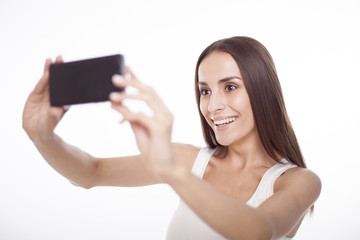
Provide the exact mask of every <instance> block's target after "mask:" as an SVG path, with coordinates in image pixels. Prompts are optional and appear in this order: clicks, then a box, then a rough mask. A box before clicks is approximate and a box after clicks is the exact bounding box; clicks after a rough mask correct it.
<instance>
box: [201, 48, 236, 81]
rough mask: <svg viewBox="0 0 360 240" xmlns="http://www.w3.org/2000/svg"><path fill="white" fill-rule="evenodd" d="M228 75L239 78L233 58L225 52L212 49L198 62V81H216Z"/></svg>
mask: <svg viewBox="0 0 360 240" xmlns="http://www.w3.org/2000/svg"><path fill="white" fill-rule="evenodd" d="M229 76H238V77H240V78H241V73H240V70H239V68H238V66H237V64H236V62H235V60H234V58H233V57H232V56H231V55H230V54H229V53H227V52H222V51H214V52H212V53H210V54H209V55H207V56H206V57H205V58H204V59H203V60H202V61H201V63H200V65H199V70H198V77H199V81H200V82H210V81H218V80H219V79H223V78H226V77H229Z"/></svg>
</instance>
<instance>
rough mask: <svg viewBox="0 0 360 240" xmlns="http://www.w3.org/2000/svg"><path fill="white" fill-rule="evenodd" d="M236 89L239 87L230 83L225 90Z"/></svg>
mask: <svg viewBox="0 0 360 240" xmlns="http://www.w3.org/2000/svg"><path fill="white" fill-rule="evenodd" d="M235 89H237V87H236V86H235V85H232V84H228V85H226V86H225V91H227V92H231V91H234V90H235Z"/></svg>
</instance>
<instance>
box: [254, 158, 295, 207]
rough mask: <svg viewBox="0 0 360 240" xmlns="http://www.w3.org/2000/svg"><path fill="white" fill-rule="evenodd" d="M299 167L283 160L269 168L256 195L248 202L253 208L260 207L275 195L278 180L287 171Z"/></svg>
mask: <svg viewBox="0 0 360 240" xmlns="http://www.w3.org/2000/svg"><path fill="white" fill-rule="evenodd" d="M293 167H297V166H296V165H295V164H292V163H289V162H288V161H287V160H286V159H282V160H281V161H280V162H279V163H277V164H275V165H274V166H272V167H271V168H269V169H268V170H267V171H266V172H265V174H264V175H263V177H262V178H261V180H260V183H259V185H258V187H257V189H256V190H255V193H254V194H253V195H252V197H251V198H250V199H249V201H248V202H247V204H248V205H250V206H252V207H258V206H259V205H260V204H261V203H262V202H264V201H265V200H266V199H267V198H269V197H271V196H272V195H273V194H274V184H275V181H276V179H277V178H278V177H279V176H281V174H283V173H284V172H285V171H286V170H288V169H290V168H293Z"/></svg>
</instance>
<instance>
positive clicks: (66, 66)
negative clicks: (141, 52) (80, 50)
mask: <svg viewBox="0 0 360 240" xmlns="http://www.w3.org/2000/svg"><path fill="white" fill-rule="evenodd" d="M114 74H120V75H124V74H125V67H124V57H123V55H121V54H117V55H111V56H105V57H99V58H92V59H85V60H80V61H73V62H67V63H55V64H52V65H51V66H50V79H49V91H50V104H51V105H52V106H64V105H72V104H80V103H90V102H101V101H107V100H109V94H110V93H111V92H115V91H123V90H124V89H120V88H116V87H115V86H114V85H113V84H112V81H111V77H112V76H113V75H114Z"/></svg>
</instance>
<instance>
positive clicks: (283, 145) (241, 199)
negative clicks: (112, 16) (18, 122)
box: [23, 37, 321, 239]
mask: <svg viewBox="0 0 360 240" xmlns="http://www.w3.org/2000/svg"><path fill="white" fill-rule="evenodd" d="M61 61H62V59H61V57H58V58H57V59H56V62H61ZM50 65H51V60H49V59H48V60H47V61H46V64H45V70H44V75H43V76H42V78H41V79H40V81H39V83H38V84H37V86H36V87H35V89H34V91H33V92H32V93H31V94H30V96H29V98H28V100H27V102H26V105H25V108H24V114H23V128H24V129H25V131H26V132H27V133H28V135H29V137H30V138H31V140H32V141H33V142H34V144H35V146H36V147H37V149H38V150H39V151H40V153H41V154H42V156H43V157H44V158H45V159H46V161H47V162H48V163H49V164H50V165H51V166H52V167H53V168H54V169H55V170H57V171H58V172H59V173H61V174H62V175H63V176H65V177H66V178H68V179H69V180H70V181H71V182H73V183H74V184H76V185H78V186H82V187H84V188H91V187H95V186H129V187H130V186H143V185H150V184H157V183H167V184H169V185H170V186H171V187H172V188H173V189H174V190H175V191H176V192H177V194H178V195H179V196H180V198H181V200H182V201H181V203H180V206H179V208H178V209H177V211H176V212H175V214H174V217H173V219H172V221H171V223H170V226H169V229H168V233H167V238H168V239H225V238H226V239H287V238H292V237H293V236H294V235H295V233H296V231H297V229H298V227H299V226H300V223H301V220H302V218H303V217H304V215H305V214H306V213H307V212H308V211H309V210H310V209H311V208H312V206H313V204H314V202H315V201H316V199H317V198H318V196H319V194H320V189H321V182H320V179H319V178H318V177H317V175H316V174H315V173H313V172H311V171H310V170H308V169H306V165H305V163H304V161H303V157H302V155H301V152H300V148H299V146H298V143H297V140H296V137H295V134H294V132H293V130H292V127H291V124H290V122H289V119H288V116H287V113H286V109H285V105H284V102H283V97H282V92H281V88H280V84H279V81H278V78H277V74H276V70H275V67H274V63H273V61H272V58H271V56H270V54H269V53H268V51H267V50H266V49H265V47H264V46H263V45H262V44H260V43H259V42H258V41H256V40H254V39H251V38H248V37H233V38H228V39H223V40H219V41H217V42H215V43H213V44H211V45H210V46H209V47H208V48H206V49H205V50H204V52H203V53H202V54H201V55H200V57H199V60H198V63H197V66H196V77H195V91H196V96H197V104H198V108H199V113H200V116H201V122H202V127H203V133H204V138H205V141H206V143H207V145H208V147H207V148H201V149H200V148H198V147H194V146H191V145H185V144H179V143H171V129H172V123H173V116H172V115H171V113H170V112H169V110H168V109H167V108H166V106H165V105H164V104H163V102H162V100H161V99H160V98H159V97H158V96H157V94H156V93H155V92H154V90H153V89H152V88H151V87H149V86H146V85H144V84H142V83H141V82H139V81H138V79H137V78H136V76H134V74H133V73H132V72H131V70H130V69H128V70H127V71H128V76H129V77H128V78H127V79H124V78H122V77H120V76H118V75H116V76H114V77H113V83H114V85H115V86H118V87H128V86H132V87H135V88H137V89H138V90H139V92H138V93H137V94H132V95H130V94H128V93H126V92H125V93H112V94H111V95H110V100H111V102H112V107H113V108H114V109H115V110H117V111H118V112H119V113H121V114H122V115H123V120H122V121H123V122H124V121H128V122H129V123H130V125H131V127H132V129H133V131H134V134H135V137H136V141H137V145H138V147H139V149H140V152H141V154H140V155H137V156H129V157H117V158H95V157H93V156H91V155H89V154H87V153H85V152H83V151H81V150H80V149H78V148H76V147H74V146H71V145H69V144H67V143H65V142H64V141H63V140H62V139H61V138H60V137H59V136H57V135H56V134H55V133H54V128H55V126H56V125H57V123H58V122H59V121H60V119H61V118H62V116H63V115H64V113H65V110H64V109H62V108H55V107H50V105H49V96H48V76H49V66H50ZM125 99H138V100H142V101H145V102H146V103H147V104H148V105H149V107H150V108H151V109H152V110H153V112H154V114H153V116H147V115H144V114H143V113H133V112H132V111H131V110H130V109H128V108H127V107H125V106H124V105H123V104H122V102H123V101H124V100H125Z"/></svg>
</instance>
